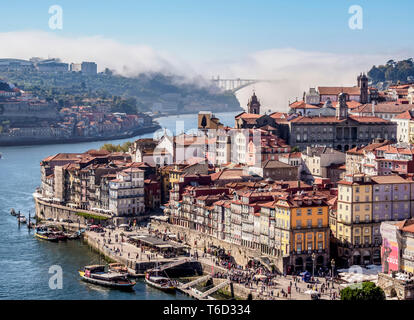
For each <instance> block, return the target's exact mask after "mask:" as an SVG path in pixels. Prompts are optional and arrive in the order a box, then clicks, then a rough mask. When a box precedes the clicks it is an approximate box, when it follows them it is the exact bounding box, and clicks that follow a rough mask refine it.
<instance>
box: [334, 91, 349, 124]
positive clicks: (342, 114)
mask: <svg viewBox="0 0 414 320" xmlns="http://www.w3.org/2000/svg"><path fill="white" fill-rule="evenodd" d="M336 118H337V119H339V120H343V119H346V118H348V106H347V104H346V94H345V93H343V92H342V93H340V94H339V95H338V103H337V105H336Z"/></svg>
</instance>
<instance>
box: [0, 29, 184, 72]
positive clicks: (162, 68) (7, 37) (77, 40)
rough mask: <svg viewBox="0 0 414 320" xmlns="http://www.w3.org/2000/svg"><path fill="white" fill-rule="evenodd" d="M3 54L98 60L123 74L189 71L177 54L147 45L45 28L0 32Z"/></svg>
mask: <svg viewBox="0 0 414 320" xmlns="http://www.w3.org/2000/svg"><path fill="white" fill-rule="evenodd" d="M0 43H3V44H7V45H4V46H2V50H1V55H2V57H10V58H20V59H30V58H31V57H41V58H60V59H61V60H62V61H64V62H68V63H71V62H75V63H80V62H82V61H95V62H96V63H97V64H98V71H103V70H104V69H105V68H109V69H111V70H115V71H116V72H117V73H118V74H121V75H124V76H136V75H138V74H140V73H145V72H163V73H167V74H179V75H189V74H190V72H189V71H188V69H189V68H188V66H187V65H186V64H184V63H182V62H181V61H180V60H179V58H178V57H173V56H170V55H169V54H168V53H161V52H156V51H155V50H154V49H153V48H151V47H149V46H146V45H129V44H123V43H120V42H117V41H114V40H112V39H108V38H105V37H102V36H94V37H62V36H57V35H56V34H53V33H48V32H42V31H23V32H3V33H0Z"/></svg>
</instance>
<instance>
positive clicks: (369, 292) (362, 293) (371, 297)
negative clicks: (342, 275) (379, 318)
mask: <svg viewBox="0 0 414 320" xmlns="http://www.w3.org/2000/svg"><path fill="white" fill-rule="evenodd" d="M341 300H346V301H382V300H385V293H384V291H383V290H382V289H381V288H380V287H377V286H376V285H375V283H373V282H370V281H367V282H363V283H362V284H356V285H351V286H349V287H346V288H345V289H342V290H341Z"/></svg>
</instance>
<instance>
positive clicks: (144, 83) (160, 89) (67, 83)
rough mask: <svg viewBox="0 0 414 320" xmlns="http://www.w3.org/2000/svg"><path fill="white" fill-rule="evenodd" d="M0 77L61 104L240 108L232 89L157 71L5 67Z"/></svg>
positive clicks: (184, 110)
mask: <svg viewBox="0 0 414 320" xmlns="http://www.w3.org/2000/svg"><path fill="white" fill-rule="evenodd" d="M0 78H5V79H7V81H8V82H9V83H13V84H15V85H16V86H17V87H19V88H20V89H22V90H24V91H28V92H33V93H34V94H35V95H37V96H39V97H41V98H44V99H46V100H55V101H56V102H57V103H59V105H60V106H61V107H64V106H69V105H71V104H73V103H75V102H78V103H80V102H81V101H82V100H83V99H85V98H92V99H94V98H98V99H103V100H104V99H113V98H114V97H115V98H116V97H120V98H123V99H130V98H131V99H133V100H136V107H137V111H138V112H145V111H152V107H153V105H154V104H157V103H158V104H159V105H164V106H167V107H168V108H169V110H170V112H171V113H174V112H173V110H174V109H175V110H177V111H176V113H197V112H198V111H200V110H211V111H213V112H214V111H215V112H218V111H222V112H223V111H237V110H241V108H240V104H239V102H238V100H237V98H236V96H235V95H234V94H232V93H227V92H226V93H223V92H221V91H220V90H219V89H218V88H215V87H213V86H201V85H198V84H191V83H188V82H186V81H184V79H182V78H179V77H175V76H166V75H163V74H160V73H153V74H141V75H139V76H137V77H135V78H127V77H123V76H118V75H113V74H112V73H111V72H108V71H107V72H105V73H99V74H98V75H95V76H91V75H84V74H81V73H78V72H67V73H66V72H65V73H40V72H37V71H26V72H22V71H8V72H0ZM115 100H116V99H115ZM171 106H172V107H171ZM171 110H172V111H171Z"/></svg>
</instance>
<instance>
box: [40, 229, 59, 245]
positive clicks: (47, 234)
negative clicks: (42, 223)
mask: <svg viewBox="0 0 414 320" xmlns="http://www.w3.org/2000/svg"><path fill="white" fill-rule="evenodd" d="M35 237H36V238H38V239H42V240H47V241H52V242H58V241H59V240H58V238H57V237H56V236H55V235H54V234H52V233H50V232H48V231H47V229H46V230H45V229H43V228H36V232H35Z"/></svg>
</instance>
